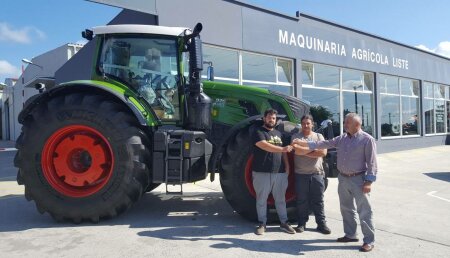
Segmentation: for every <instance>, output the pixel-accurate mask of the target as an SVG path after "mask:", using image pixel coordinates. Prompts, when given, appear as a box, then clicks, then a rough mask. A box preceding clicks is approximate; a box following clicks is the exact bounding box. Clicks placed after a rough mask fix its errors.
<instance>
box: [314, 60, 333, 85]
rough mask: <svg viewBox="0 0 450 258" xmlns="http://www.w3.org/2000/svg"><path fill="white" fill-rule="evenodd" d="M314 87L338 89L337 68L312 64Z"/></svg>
mask: <svg viewBox="0 0 450 258" xmlns="http://www.w3.org/2000/svg"><path fill="white" fill-rule="evenodd" d="M314 86H316V87H323V88H331V89H339V68H338V67H333V66H328V65H319V64H314Z"/></svg>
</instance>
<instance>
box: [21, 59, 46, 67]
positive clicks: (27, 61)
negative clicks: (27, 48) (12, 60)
mask: <svg viewBox="0 0 450 258" xmlns="http://www.w3.org/2000/svg"><path fill="white" fill-rule="evenodd" d="M22 62H24V63H25V64H29V65H34V66H37V67H39V68H41V69H44V67H42V66H41V65H38V64H35V63H33V62H31V61H30V60H28V59H26V58H23V59H22Z"/></svg>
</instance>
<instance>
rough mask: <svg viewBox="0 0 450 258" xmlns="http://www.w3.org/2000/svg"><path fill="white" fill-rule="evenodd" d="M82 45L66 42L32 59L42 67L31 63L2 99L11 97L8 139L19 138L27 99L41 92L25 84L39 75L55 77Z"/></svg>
mask: <svg viewBox="0 0 450 258" xmlns="http://www.w3.org/2000/svg"><path fill="white" fill-rule="evenodd" d="M81 47H82V46H81V45H74V44H66V45H63V46H60V47H58V48H55V49H53V50H50V51H48V52H46V53H44V54H42V55H39V56H37V57H35V58H33V59H32V60H31V61H32V62H33V63H34V64H36V65H40V66H42V68H40V67H38V66H35V65H31V64H29V65H28V66H27V67H26V69H25V71H24V72H23V74H22V75H21V76H20V77H19V79H18V80H17V83H16V84H15V85H14V87H10V90H9V91H8V96H7V98H3V99H4V100H2V101H3V102H5V101H6V99H9V102H10V103H9V104H10V116H9V118H10V119H9V120H10V121H9V130H10V137H9V139H6V140H17V138H18V137H19V135H20V132H21V128H22V125H21V124H20V123H19V122H18V116H19V113H20V111H22V109H23V106H24V103H25V101H26V100H27V99H28V98H30V97H31V96H33V95H36V94H38V93H39V92H38V91H37V90H36V89H34V86H33V85H28V87H25V85H27V84H29V83H30V82H32V81H33V80H34V79H36V78H38V77H54V74H55V72H56V70H58V69H59V68H60V67H61V66H62V65H64V63H66V62H67V60H69V59H70V58H71V57H72V56H73V55H74V54H76V52H78V50H79V49H81ZM8 88H9V87H8ZM3 117H4V116H3ZM5 124H6V123H5ZM5 133H6V128H5V130H4V131H3V135H4V136H5ZM3 139H5V137H3Z"/></svg>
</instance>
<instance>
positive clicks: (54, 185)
mask: <svg viewBox="0 0 450 258" xmlns="http://www.w3.org/2000/svg"><path fill="white" fill-rule="evenodd" d="M149 144H150V141H149V139H148V137H147V135H146V134H145V133H144V131H143V130H142V129H141V128H140V125H139V124H138V122H137V120H136V118H135V117H134V116H133V115H132V114H131V113H130V112H129V111H128V109H127V107H125V106H124V105H122V104H121V103H118V102H115V101H113V100H110V99H108V98H107V97H105V96H100V95H95V94H88V93H72V94H67V95H63V96H56V97H53V98H52V99H50V100H48V101H47V102H46V103H40V104H39V105H38V106H37V107H35V108H34V109H33V110H32V111H31V112H30V114H28V116H27V118H26V120H25V121H24V123H23V127H22V134H21V135H20V137H19V139H18V141H17V149H18V152H17V154H16V158H15V165H16V167H18V168H19V172H18V176H17V181H18V183H19V184H24V185H25V197H26V198H27V199H28V200H29V201H31V200H34V202H35V203H36V207H37V209H38V211H39V212H40V213H44V212H48V213H49V214H50V215H51V216H52V217H53V218H55V219H56V220H58V221H61V220H71V221H73V222H75V223H80V222H82V221H84V220H90V221H92V222H98V221H99V220H100V219H104V218H112V217H115V216H116V215H118V214H120V213H122V212H124V211H126V210H128V209H129V208H130V207H131V206H132V204H133V203H135V202H136V201H138V199H139V198H140V197H141V196H142V194H143V193H144V191H145V190H146V189H147V187H149V180H150V171H149V168H150V164H148V162H149V160H150V158H149V157H150V151H149Z"/></svg>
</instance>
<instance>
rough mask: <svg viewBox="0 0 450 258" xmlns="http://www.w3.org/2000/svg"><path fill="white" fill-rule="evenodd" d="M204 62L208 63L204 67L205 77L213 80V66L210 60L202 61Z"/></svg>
mask: <svg viewBox="0 0 450 258" xmlns="http://www.w3.org/2000/svg"><path fill="white" fill-rule="evenodd" d="M203 63H204V64H208V68H206V79H207V80H208V81H214V66H213V64H212V62H208V61H204V62H203Z"/></svg>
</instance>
